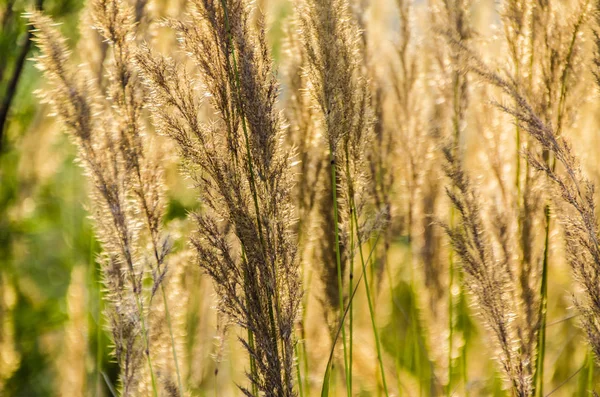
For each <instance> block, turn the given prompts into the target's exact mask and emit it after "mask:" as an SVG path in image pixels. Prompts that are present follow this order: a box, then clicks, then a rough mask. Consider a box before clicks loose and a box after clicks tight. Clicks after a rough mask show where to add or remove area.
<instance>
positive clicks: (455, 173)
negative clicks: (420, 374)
mask: <svg viewBox="0 0 600 397" xmlns="http://www.w3.org/2000/svg"><path fill="white" fill-rule="evenodd" d="M444 155H445V158H446V165H445V172H446V175H447V176H448V178H449V179H450V182H451V185H452V188H448V189H447V194H448V197H449V198H450V200H451V201H452V204H453V206H454V208H455V209H456V211H457V214H458V218H459V219H458V224H457V225H456V226H450V225H445V226H444V227H445V230H446V233H447V234H448V237H449V238H450V242H451V244H452V248H453V249H454V251H455V252H456V253H457V255H458V256H459V258H460V260H461V269H462V271H463V273H464V275H465V279H464V285H465V286H466V287H467V288H468V289H469V290H470V291H471V292H472V293H473V296H474V297H475V298H476V300H477V304H478V308H479V313H480V315H481V317H482V318H483V321H484V322H485V324H486V326H487V327H488V328H489V329H490V333H491V337H492V338H493V340H494V342H495V344H496V347H497V348H498V352H499V353H498V359H499V362H500V364H501V367H502V369H503V370H504V373H505V375H506V377H507V378H508V380H509V382H510V385H511V389H512V391H513V393H515V395H518V396H529V395H531V391H532V390H533V387H532V384H531V379H532V373H531V372H530V371H531V367H530V366H528V365H527V364H528V363H529V362H531V360H532V357H531V356H529V355H528V352H532V351H533V349H532V348H531V346H528V348H527V349H524V350H522V349H520V343H521V339H520V336H521V335H523V334H524V332H525V330H526V328H527V327H528V324H524V323H521V322H519V321H515V319H514V316H515V313H517V310H518V306H519V301H518V300H517V297H516V296H515V287H514V286H515V285H516V280H515V279H514V271H513V266H512V265H511V253H510V249H511V248H510V247H508V246H506V244H502V242H501V244H500V245H501V247H502V249H503V250H502V251H501V253H502V256H501V257H499V258H498V257H497V256H496V254H495V252H494V249H493V245H492V240H491V237H490V235H489V234H488V232H487V230H486V226H485V224H484V220H483V217H482V215H481V208H480V206H479V198H478V196H477V194H476V192H475V190H474V188H473V187H472V185H471V182H470V180H469V178H468V176H467V174H466V173H465V171H464V169H463V166H462V165H461V163H460V161H459V160H458V156H459V154H458V153H457V149H456V148H455V147H454V146H452V145H448V146H446V147H445V148H444ZM530 342H531V341H530Z"/></svg>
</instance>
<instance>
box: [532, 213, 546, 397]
mask: <svg viewBox="0 0 600 397" xmlns="http://www.w3.org/2000/svg"><path fill="white" fill-rule="evenodd" d="M544 216H545V219H546V226H545V231H544V259H543V262H542V283H541V287H540V295H541V302H540V310H539V318H540V330H539V334H538V356H537V358H536V361H537V362H536V371H535V374H534V376H533V387H534V395H536V396H543V395H544V357H545V355H546V318H547V316H546V312H547V308H548V261H549V251H550V207H549V206H548V205H546V207H545V208H544Z"/></svg>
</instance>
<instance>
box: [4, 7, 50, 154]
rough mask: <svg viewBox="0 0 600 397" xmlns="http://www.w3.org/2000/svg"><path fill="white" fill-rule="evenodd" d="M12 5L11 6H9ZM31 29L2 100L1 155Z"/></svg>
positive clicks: (29, 40)
mask: <svg viewBox="0 0 600 397" xmlns="http://www.w3.org/2000/svg"><path fill="white" fill-rule="evenodd" d="M43 1H44V0H36V1H35V9H37V10H41V9H42V5H43ZM9 5H10V4H9ZM31 29H32V28H30V29H28V30H27V36H26V38H25V43H24V44H23V46H22V47H21V52H20V53H19V55H18V56H17V60H16V61H15V68H14V70H13V73H12V76H11V77H10V80H9V81H8V86H7V87H6V93H5V94H4V98H3V99H2V103H1V104H0V153H2V150H3V148H4V147H3V145H2V142H3V141H4V129H5V128H6V121H7V118H8V111H9V110H10V107H11V105H12V102H13V99H14V97H15V94H16V93H17V86H18V85H19V80H20V79H21V75H22V74H23V68H24V67H25V60H26V59H27V54H28V53H29V49H30V48H31V36H32V32H31Z"/></svg>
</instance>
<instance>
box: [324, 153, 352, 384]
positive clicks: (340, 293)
mask: <svg viewBox="0 0 600 397" xmlns="http://www.w3.org/2000/svg"><path fill="white" fill-rule="evenodd" d="M329 160H330V164H331V198H332V201H333V223H334V232H335V262H336V266H337V282H338V298H339V305H340V322H341V323H340V327H341V331H342V345H343V347H344V370H345V374H346V389H347V393H348V396H351V394H350V382H349V378H350V372H349V367H348V352H347V350H348V347H347V344H346V327H345V326H344V291H343V283H342V258H341V253H340V230H339V224H338V222H339V220H338V211H339V210H338V200H337V183H336V180H337V177H336V168H335V167H336V165H335V159H334V154H333V148H332V147H330V148H329Z"/></svg>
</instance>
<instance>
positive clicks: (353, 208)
mask: <svg viewBox="0 0 600 397" xmlns="http://www.w3.org/2000/svg"><path fill="white" fill-rule="evenodd" d="M350 211H351V213H352V215H353V217H354V225H355V226H356V232H357V233H356V237H357V240H358V241H357V243H358V252H359V256H360V263H361V266H362V272H363V274H364V284H365V291H366V293H367V303H368V305H369V317H370V318H371V326H372V327H373V336H374V337H375V347H376V350H377V360H378V361H379V368H380V370H381V381H382V383H383V390H384V392H385V395H386V396H387V397H389V391H388V386H387V382H386V379H385V368H384V366H383V357H382V354H381V343H380V341H379V333H378V331H377V324H376V321H375V313H374V310H373V301H372V297H371V288H370V287H369V282H368V280H367V273H366V263H365V258H364V255H363V250H362V243H361V238H360V234H359V233H358V216H357V214H356V204H355V202H354V197H353V196H352V197H350ZM370 256H371V255H369V257H370ZM357 285H358V283H357Z"/></svg>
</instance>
